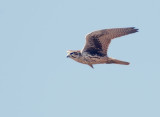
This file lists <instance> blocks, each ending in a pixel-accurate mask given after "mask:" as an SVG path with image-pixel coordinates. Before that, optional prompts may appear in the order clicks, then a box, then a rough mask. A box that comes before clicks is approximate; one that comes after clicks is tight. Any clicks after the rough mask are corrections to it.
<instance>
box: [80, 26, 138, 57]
mask: <svg viewBox="0 0 160 117" xmlns="http://www.w3.org/2000/svg"><path fill="white" fill-rule="evenodd" d="M137 31H138V29H135V28H134V27H130V28H113V29H103V30H98V31H94V32H92V33H90V34H88V35H87V36H86V43H85V46H84V48H83V49H82V53H83V52H87V53H89V54H91V55H95V54H96V55H98V56H106V55H107V49H108V46H109V44H110V42H111V40H112V39H114V38H116V37H120V36H124V35H128V34H131V33H135V32H137Z"/></svg>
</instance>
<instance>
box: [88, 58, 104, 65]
mask: <svg viewBox="0 0 160 117" xmlns="http://www.w3.org/2000/svg"><path fill="white" fill-rule="evenodd" d="M86 60H87V62H89V63H90V64H102V63H106V62H107V57H87V58H86Z"/></svg>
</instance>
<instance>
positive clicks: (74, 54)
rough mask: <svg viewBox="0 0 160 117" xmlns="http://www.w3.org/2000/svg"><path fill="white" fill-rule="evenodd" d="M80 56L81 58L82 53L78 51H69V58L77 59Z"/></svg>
mask: <svg viewBox="0 0 160 117" xmlns="http://www.w3.org/2000/svg"><path fill="white" fill-rule="evenodd" d="M79 56H81V52H80V51H79V50H78V51H75V50H68V51H67V58H72V59H76V58H78V57H79Z"/></svg>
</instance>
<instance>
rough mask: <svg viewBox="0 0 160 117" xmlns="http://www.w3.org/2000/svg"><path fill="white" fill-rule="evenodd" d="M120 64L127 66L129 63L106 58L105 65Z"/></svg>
mask: <svg viewBox="0 0 160 117" xmlns="http://www.w3.org/2000/svg"><path fill="white" fill-rule="evenodd" d="M112 63H114V64H121V65H129V62H126V61H121V60H117V59H114V58H110V57H109V58H108V61H107V64H112Z"/></svg>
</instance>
